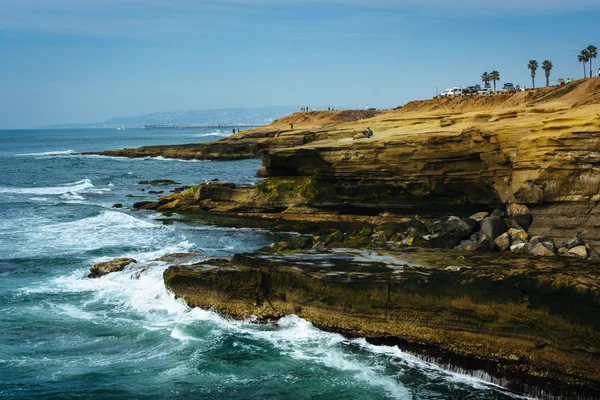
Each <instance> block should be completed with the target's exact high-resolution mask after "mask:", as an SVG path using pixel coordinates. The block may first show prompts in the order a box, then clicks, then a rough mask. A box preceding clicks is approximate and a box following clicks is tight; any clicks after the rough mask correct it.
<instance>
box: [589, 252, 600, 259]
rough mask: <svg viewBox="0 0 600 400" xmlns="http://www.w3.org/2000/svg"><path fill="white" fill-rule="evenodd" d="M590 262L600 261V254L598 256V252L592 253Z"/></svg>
mask: <svg viewBox="0 0 600 400" xmlns="http://www.w3.org/2000/svg"><path fill="white" fill-rule="evenodd" d="M590 260H594V261H597V260H600V254H598V252H597V251H595V250H592V251H591V252H590Z"/></svg>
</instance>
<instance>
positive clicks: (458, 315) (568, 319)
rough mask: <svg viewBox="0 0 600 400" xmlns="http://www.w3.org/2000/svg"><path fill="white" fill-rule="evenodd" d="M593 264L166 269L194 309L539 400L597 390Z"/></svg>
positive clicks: (393, 256) (396, 256)
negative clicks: (436, 367)
mask: <svg viewBox="0 0 600 400" xmlns="http://www.w3.org/2000/svg"><path fill="white" fill-rule="evenodd" d="M599 265H600V264H598V263H590V262H589V261H579V260H575V259H570V260H567V261H562V260H558V259H554V260H549V259H545V260H543V261H541V259H539V258H538V259H534V258H526V257H515V256H512V257H502V258H500V257H497V256H495V257H494V256H488V255H476V254H474V253H465V254H459V253H456V252H442V251H439V250H436V251H435V252H433V251H426V250H410V251H409V250H404V251H395V252H390V251H386V252H383V251H377V252H365V251H351V250H333V251H325V250H313V251H304V252H291V253H287V254H286V253H282V254H276V255H260V254H238V255H236V256H234V257H233V259H232V260H231V261H227V260H224V259H217V260H208V261H205V262H203V263H199V264H195V265H192V266H172V267H169V268H168V269H167V270H166V271H165V273H164V279H165V284H166V286H167V287H168V288H169V289H170V290H172V291H173V292H174V293H175V295H176V296H177V297H180V298H183V299H184V300H185V301H186V303H187V304H188V305H190V306H192V307H203V308H214V309H216V310H218V311H220V312H222V313H224V314H228V315H233V316H235V317H248V316H250V315H255V316H257V317H258V318H259V319H262V320H269V319H273V318H278V317H281V316H284V315H288V314H296V315H298V316H300V317H302V318H305V319H307V320H309V321H311V322H313V323H314V324H315V325H316V326H318V327H321V328H323V329H327V330H332V331H337V332H342V333H344V334H348V335H352V336H361V337H366V338H369V339H370V340H372V341H373V342H376V343H382V342H385V343H393V344H398V345H400V347H401V348H405V349H409V350H411V351H413V352H414V353H417V354H421V355H426V356H430V357H433V358H434V359H436V360H438V361H444V362H450V363H452V364H454V365H462V366H464V367H465V368H467V369H471V370H484V371H486V372H488V373H489V374H490V375H491V376H493V378H494V379H493V380H494V382H496V383H499V384H501V385H503V386H505V387H508V388H512V389H515V390H518V391H521V392H527V393H528V394H531V395H535V396H540V397H541V398H551V396H556V397H554V398H559V397H560V396H564V398H576V397H577V396H581V397H579V398H587V397H586V396H592V394H593V393H597V391H598V390H600V362H599V361H600V359H599V357H600V348H599V347H598V345H599V343H600V336H599V332H600V331H599V328H600V324H599V320H598V318H597V317H596V316H597V310H598V306H600V296H599V295H600V291H599V290H600V281H598V276H599V272H600V269H599Z"/></svg>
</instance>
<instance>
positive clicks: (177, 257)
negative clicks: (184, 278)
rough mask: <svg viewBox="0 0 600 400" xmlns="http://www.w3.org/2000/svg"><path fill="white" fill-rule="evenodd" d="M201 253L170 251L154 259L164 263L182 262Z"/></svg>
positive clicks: (197, 256)
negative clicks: (170, 252)
mask: <svg viewBox="0 0 600 400" xmlns="http://www.w3.org/2000/svg"><path fill="white" fill-rule="evenodd" d="M202 256H203V254H202V253H172V254H165V255H164V256H161V257H159V258H157V259H155V260H154V261H162V262H166V263H184V262H189V261H192V260H194V259H196V258H199V257H202Z"/></svg>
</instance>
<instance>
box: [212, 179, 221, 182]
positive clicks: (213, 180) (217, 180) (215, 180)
mask: <svg viewBox="0 0 600 400" xmlns="http://www.w3.org/2000/svg"><path fill="white" fill-rule="evenodd" d="M210 181H211V182H219V178H215V179H211V180H210Z"/></svg>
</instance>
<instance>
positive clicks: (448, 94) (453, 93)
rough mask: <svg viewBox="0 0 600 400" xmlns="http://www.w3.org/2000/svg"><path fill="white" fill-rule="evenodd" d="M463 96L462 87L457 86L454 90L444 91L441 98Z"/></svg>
mask: <svg viewBox="0 0 600 400" xmlns="http://www.w3.org/2000/svg"><path fill="white" fill-rule="evenodd" d="M461 94H463V90H462V88H461V87H458V86H455V87H453V88H452V89H446V90H444V91H443V92H442V93H441V94H440V96H441V97H454V96H458V95H461Z"/></svg>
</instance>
